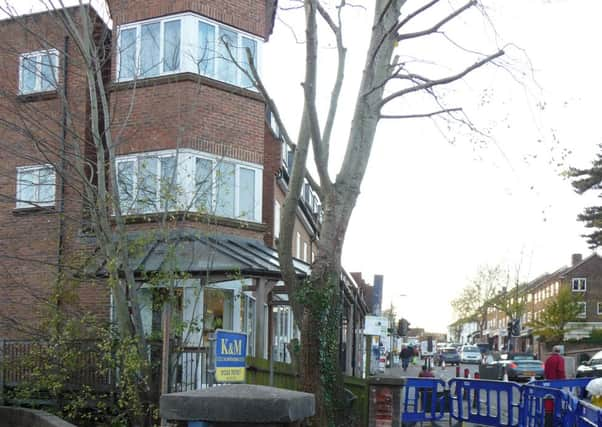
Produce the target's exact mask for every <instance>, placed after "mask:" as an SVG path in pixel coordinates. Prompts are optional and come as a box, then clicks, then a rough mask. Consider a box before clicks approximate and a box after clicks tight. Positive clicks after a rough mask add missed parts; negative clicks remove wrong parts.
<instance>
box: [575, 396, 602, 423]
mask: <svg viewBox="0 0 602 427" xmlns="http://www.w3.org/2000/svg"><path fill="white" fill-rule="evenodd" d="M575 426H577V427H599V426H602V408H598V407H597V406H594V405H592V404H591V403H589V402H585V401H583V400H579V401H578V402H577V407H576V408H575Z"/></svg>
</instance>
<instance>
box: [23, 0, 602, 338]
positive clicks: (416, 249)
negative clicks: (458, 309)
mask: <svg viewBox="0 0 602 427" xmlns="http://www.w3.org/2000/svg"><path fill="white" fill-rule="evenodd" d="M11 3H12V4H16V5H17V6H19V8H22V10H21V11H23V12H27V11H31V10H35V9H36V7H37V6H39V4H40V2H39V1H31V0H19V1H18V2H11ZM280 3H281V4H282V5H284V4H285V3H286V0H281V1H280ZM327 3H333V0H329V1H327ZM423 3H424V0H408V3H407V8H405V9H404V11H405V13H408V12H409V11H412V10H414V9H415V8H416V7H417V5H419V4H423ZM441 3H442V4H444V5H447V6H449V5H452V6H453V5H455V6H457V5H459V4H463V3H464V1H463V0H444V1H442V2H441ZM354 4H362V5H365V6H366V7H364V8H361V7H354V8H350V9H348V10H347V11H346V13H345V16H344V18H345V21H344V25H345V27H344V34H345V45H346V47H347V48H348V67H347V71H346V79H347V83H346V85H345V86H344V94H343V96H342V98H341V100H340V101H339V113H338V114H339V121H338V124H337V126H336V127H335V134H334V135H335V136H334V139H333V148H332V151H333V153H332V154H333V155H332V162H331V163H332V165H333V166H332V168H331V169H332V171H331V172H332V175H333V176H335V174H336V168H337V166H338V164H339V163H340V160H341V159H342V156H343V152H344V151H343V150H344V146H345V141H346V137H347V128H348V125H349V120H350V119H349V116H350V114H351V110H352V107H353V103H354V89H355V88H356V87H357V84H358V81H359V77H360V74H361V70H362V68H363V62H364V59H363V53H364V50H365V48H366V44H367V41H368V37H369V36H368V31H369V25H370V23H371V16H370V13H369V11H368V10H367V9H369V6H370V4H371V0H365V1H362V0H357V1H356V2H355V3H354ZM484 5H485V11H486V13H487V18H486V19H484V18H483V16H482V15H481V14H478V13H476V11H471V12H468V13H466V14H464V15H462V17H461V18H460V19H458V20H457V21H455V22H454V23H453V24H450V25H449V26H446V27H445V28H444V30H445V34H446V35H447V36H448V37H450V38H451V39H452V40H454V41H456V42H457V43H459V44H461V45H462V46H466V47H470V48H472V49H475V50H479V51H482V52H487V53H491V52H494V51H495V50H496V49H497V48H498V47H503V48H504V50H505V51H506V55H505V57H504V58H503V61H504V63H505V65H506V66H505V68H499V67H486V68H483V69H480V70H478V71H476V72H475V73H473V74H471V76H469V78H467V79H465V80H463V81H462V82H458V83H456V84H454V85H453V86H452V87H450V88H449V89H446V90H445V93H444V100H445V102H446V103H447V105H450V106H461V107H463V108H464V111H465V112H466V114H467V115H468V117H470V119H471V120H472V122H473V123H474V124H475V126H476V127H477V128H478V129H479V130H480V131H482V133H483V134H484V135H486V136H483V135H479V134H474V133H471V132H469V131H468V130H467V129H466V128H465V127H461V126H458V125H454V124H452V125H450V126H449V127H448V124H446V123H445V122H437V123H434V122H432V121H431V120H413V121H408V120H404V121H382V122H381V123H380V125H379V128H378V132H377V136H376V140H375V144H374V148H373V151H372V155H371V158H370V163H369V166H368V170H367V173H366V176H365V179H364V182H363V185H362V189H361V194H360V197H359V199H358V203H357V205H356V209H355V211H354V214H353V217H352V219H351V223H350V227H349V230H348V233H347V236H346V240H345V247H344V253H343V264H344V267H345V268H346V269H347V270H348V271H359V272H362V273H363V275H364V277H365V278H366V279H367V280H368V281H369V282H371V281H372V279H373V275H374V274H382V275H384V298H383V306H384V307H388V306H389V305H390V304H393V306H394V307H395V311H396V312H397V314H398V316H403V317H405V318H406V319H408V320H409V321H410V323H411V326H412V327H423V328H426V329H427V330H429V331H445V329H446V326H447V325H448V324H449V323H451V322H452V321H453V319H454V314H453V313H452V310H451V307H450V301H451V300H452V299H453V298H455V297H456V296H457V295H458V294H459V293H460V291H461V289H462V288H463V287H464V286H466V285H467V284H468V283H469V282H470V280H471V278H472V277H474V276H475V275H476V273H477V271H478V270H479V269H480V268H482V267H483V266H486V265H489V266H493V265H500V266H502V267H504V268H507V269H510V270H511V271H513V272H515V271H519V274H518V276H519V279H520V280H521V281H527V280H530V279H533V278H535V277H537V276H539V275H541V274H543V273H545V272H551V271H554V270H556V269H558V268H559V267H562V266H564V265H568V264H569V262H570V257H571V254H572V253H582V254H584V255H585V256H586V255H588V254H590V253H591V250H590V249H589V248H588V247H587V244H586V242H585V239H584V238H583V237H581V235H582V234H584V233H585V232H586V230H585V228H584V227H583V225H582V224H581V223H579V222H578V221H577V220H576V217H577V215H578V214H579V213H580V212H581V211H582V210H583V208H584V207H585V206H588V205H591V204H593V203H596V202H597V199H596V198H595V197H594V196H592V195H586V196H579V195H577V194H575V193H574V192H573V190H572V188H571V185H570V182H569V181H568V180H566V179H565V178H563V177H562V176H561V173H562V172H563V171H565V170H566V169H567V168H568V167H569V166H577V167H586V166H588V164H589V163H590V162H591V160H592V159H593V158H594V156H595V154H596V153H597V151H598V144H600V143H602V129H601V128H602V120H600V108H599V107H598V102H599V100H600V99H602V79H600V78H599V70H600V69H601V68H602V59H601V57H600V55H599V54H598V52H599V40H602V26H600V25H599V17H600V16H602V2H601V1H600V0H503V1H500V0H484ZM442 16H443V15H442V12H440V13H434V14H433V15H429V16H427V17H426V18H428V19H425V20H424V21H418V22H417V24H416V27H415V28H414V29H419V28H423V27H425V26H427V25H428V23H429V22H430V23H432V22H434V21H435V20H438V19H440V18H441V17H442ZM299 17H300V16H299V14H298V13H297V14H296V15H295V12H290V11H288V12H285V13H281V14H280V15H279V19H277V22H276V27H275V29H274V33H273V35H272V36H271V38H270V40H269V42H268V43H267V44H266V45H265V46H264V48H263V51H262V57H261V63H262V64H261V70H262V75H263V79H264V81H265V83H266V85H267V87H268V89H269V91H270V93H271V95H272V97H273V98H274V99H275V100H276V102H277V104H278V106H279V109H280V111H281V113H282V115H283V117H284V120H285V122H286V124H287V127H288V128H289V131H290V133H291V134H293V135H294V134H295V132H296V129H297V125H298V117H299V116H300V112H301V109H302V99H301V86H300V82H301V81H302V78H303V71H304V69H303V65H304V64H303V55H304V53H303V51H304V46H303V44H302V43H299V41H302V39H303V33H302V31H301V26H300V25H301V21H300V19H299ZM444 42H445V40H444V39H443V38H442V37H430V38H429V39H428V40H426V41H419V42H415V43H411V44H405V43H403V44H401V45H400V46H399V54H400V55H401V57H402V58H412V59H414V58H422V59H425V60H430V61H433V63H434V64H436V66H435V67H432V68H428V67H427V66H424V65H421V64H418V66H420V67H423V68H420V70H421V71H424V72H427V70H428V71H430V70H433V72H434V73H439V75H441V73H445V74H447V73H450V72H454V71H455V72H457V71H459V70H460V69H462V66H466V65H468V64H470V63H471V60H470V59H469V58H468V56H467V55H466V54H465V53H463V52H462V51H459V50H457V49H453V48H450V47H449V45H446V44H445V43H444ZM334 66H335V62H334V50H333V49H332V44H331V43H330V42H329V40H327V39H326V40H324V39H323V41H322V43H321V50H320V58H319V71H320V72H321V74H320V76H321V77H320V80H319V83H318V90H319V93H321V94H322V95H321V98H320V99H321V101H322V105H325V103H326V101H327V99H328V98H327V96H328V93H329V92H330V86H331V83H332V75H333V74H334ZM397 108H399V109H397ZM427 108H428V104H427V103H425V102H424V101H423V100H421V99H414V98H413V99H411V100H410V102H408V103H407V104H405V105H400V106H396V107H395V109H393V110H392V111H395V112H401V111H403V112H406V113H407V112H416V111H426V110H427ZM401 295H405V296H401Z"/></svg>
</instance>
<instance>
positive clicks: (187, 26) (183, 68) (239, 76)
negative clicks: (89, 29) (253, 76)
mask: <svg viewBox="0 0 602 427" xmlns="http://www.w3.org/2000/svg"><path fill="white" fill-rule="evenodd" d="M176 20H179V21H180V52H179V54H180V58H179V60H180V66H179V69H178V70H173V71H171V70H170V71H165V70H164V64H165V61H164V59H165V58H164V50H165V47H164V33H165V30H164V27H165V23H167V22H171V21H176ZM199 22H203V23H204V24H208V25H210V26H212V27H213V31H214V42H215V43H216V49H217V43H218V42H219V38H218V37H219V29H220V28H223V29H224V30H228V31H232V32H233V33H235V34H236V44H237V46H240V47H239V48H238V49H237V61H238V62H239V64H241V65H242V63H243V62H246V61H245V59H246V57H245V56H243V55H246V53H245V50H244V49H242V46H243V44H242V39H243V38H247V39H249V40H252V41H253V42H254V43H255V48H256V49H255V58H254V59H255V63H256V64H257V70H258V72H259V73H260V74H261V70H260V69H261V56H262V46H263V42H264V41H263V39H262V38H261V37H257V36H256V35H254V34H250V33H247V32H245V31H242V30H240V29H238V28H235V27H231V26H229V25H225V24H222V23H220V22H217V21H212V20H210V19H208V18H206V17H204V16H201V15H198V14H196V13H192V12H187V13H180V14H174V15H170V16H168V17H163V18H153V19H148V20H143V21H138V22H133V23H128V24H125V25H121V26H120V27H119V28H118V29H117V32H118V37H117V46H118V51H117V55H116V67H115V72H116V74H115V81H117V82H126V81H133V80H138V79H146V78H152V77H159V76H163V75H170V74H177V73H184V72H189V73H194V74H198V75H204V76H206V77H208V78H211V79H214V80H219V81H222V82H224V83H226V84H232V85H234V86H238V87H244V88H245V89H249V90H253V91H256V90H257V89H256V88H255V87H253V86H246V85H245V86H243V85H242V84H243V82H244V80H245V77H244V74H243V72H242V71H241V70H240V69H238V67H235V73H236V76H235V79H234V82H227V81H225V80H221V79H220V78H219V70H218V67H219V62H220V61H219V54H218V52H215V55H214V57H213V58H214V59H213V61H214V64H213V68H212V70H211V72H209V73H202V72H201V70H199V69H198V67H197V60H198V59H199V58H198V53H199V46H200V40H199V31H198V25H199ZM153 23H160V24H161V25H160V30H159V37H160V44H159V49H160V55H159V57H160V64H161V65H160V69H159V74H157V75H154V76H141V75H140V47H141V28H142V25H146V24H153ZM129 29H135V30H136V37H135V39H136V46H135V62H136V65H135V73H134V76H128V77H120V74H121V52H122V47H121V40H122V39H121V33H122V32H123V31H125V30H129ZM245 83H246V82H245Z"/></svg>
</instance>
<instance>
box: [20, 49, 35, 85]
mask: <svg viewBox="0 0 602 427" xmlns="http://www.w3.org/2000/svg"><path fill="white" fill-rule="evenodd" d="M34 90H36V59H35V57H24V58H23V61H22V62H21V92H24V93H27V92H33V91H34Z"/></svg>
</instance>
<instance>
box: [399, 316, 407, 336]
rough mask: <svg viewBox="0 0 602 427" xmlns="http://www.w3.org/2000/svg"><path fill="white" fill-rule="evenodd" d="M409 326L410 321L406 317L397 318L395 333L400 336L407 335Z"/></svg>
mask: <svg viewBox="0 0 602 427" xmlns="http://www.w3.org/2000/svg"><path fill="white" fill-rule="evenodd" d="M409 326H410V322H408V321H407V320H406V319H399V321H398V322H397V335H399V336H400V337H407V336H408V327H409Z"/></svg>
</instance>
